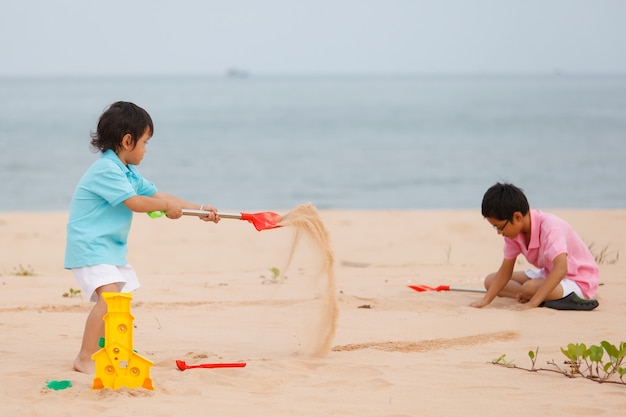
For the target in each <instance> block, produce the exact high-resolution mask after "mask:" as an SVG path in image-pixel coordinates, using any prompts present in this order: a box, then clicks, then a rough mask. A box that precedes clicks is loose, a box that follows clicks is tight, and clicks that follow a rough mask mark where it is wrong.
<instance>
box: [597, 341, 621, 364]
mask: <svg viewBox="0 0 626 417" xmlns="http://www.w3.org/2000/svg"><path fill="white" fill-rule="evenodd" d="M600 344H601V345H602V347H604V350H606V353H608V355H609V356H610V357H611V361H615V360H616V359H618V356H619V353H618V351H617V348H616V347H615V345H612V344H611V343H609V342H607V341H606V340H603V341H602V342H601V343H600Z"/></svg>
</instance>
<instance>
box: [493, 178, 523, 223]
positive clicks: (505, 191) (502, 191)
mask: <svg viewBox="0 0 626 417" xmlns="http://www.w3.org/2000/svg"><path fill="white" fill-rule="evenodd" d="M528 210H530V206H529V204H528V200H527V199H526V195H524V191H523V190H522V189H521V188H518V187H516V186H514V185H513V184H501V183H497V184H495V185H492V186H491V187H490V188H489V189H488V190H487V192H485V195H484V196H483V203H482V214H483V217H485V218H487V217H490V218H492V219H497V220H513V214H514V213H515V212H516V211H519V212H520V213H522V215H523V216H525V215H526V213H528Z"/></svg>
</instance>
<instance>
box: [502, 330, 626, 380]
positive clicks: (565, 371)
mask: <svg viewBox="0 0 626 417" xmlns="http://www.w3.org/2000/svg"><path fill="white" fill-rule="evenodd" d="M561 352H562V353H563V355H565V357H566V358H567V360H566V361H565V364H567V365H568V367H567V368H565V367H564V368H561V367H560V366H559V365H557V363H556V362H555V361H554V360H550V361H548V362H547V364H548V365H551V366H553V367H554V368H555V369H552V368H537V366H536V365H537V357H538V354H539V348H537V349H536V350H535V351H532V350H531V351H529V352H528V357H529V358H530V361H531V368H530V369H528V368H523V367H519V366H517V365H515V364H513V362H511V361H507V360H505V357H506V355H501V356H500V357H498V358H496V359H494V360H492V361H491V363H492V364H494V365H500V366H504V367H507V368H516V369H522V370H525V371H530V372H538V371H549V372H557V373H560V374H562V375H565V376H566V377H568V378H577V377H583V378H586V379H588V380H590V381H594V382H598V383H613V384H621V385H626V379H625V378H624V376H625V375H626V366H624V365H626V363H625V359H624V358H625V357H626V342H621V343H620V344H619V346H616V345H613V344H611V343H609V342H607V341H606V340H604V341H602V342H601V343H600V345H592V346H589V347H587V346H586V345H585V344H584V343H570V344H569V345H567V349H564V348H561Z"/></svg>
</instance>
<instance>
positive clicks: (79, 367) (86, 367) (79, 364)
mask: <svg viewBox="0 0 626 417" xmlns="http://www.w3.org/2000/svg"><path fill="white" fill-rule="evenodd" d="M74 370H75V371H76V372H81V373H83V374H88V375H92V374H95V373H96V365H95V364H94V362H93V361H92V360H91V359H90V360H88V361H86V362H85V361H81V360H80V359H79V358H76V359H75V360H74Z"/></svg>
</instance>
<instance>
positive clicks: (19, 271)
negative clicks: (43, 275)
mask: <svg viewBox="0 0 626 417" xmlns="http://www.w3.org/2000/svg"><path fill="white" fill-rule="evenodd" d="M13 275H17V276H20V277H31V276H33V275H35V271H34V270H33V267H32V266H30V265H27V266H24V265H22V264H19V265H18V266H16V267H14V268H13Z"/></svg>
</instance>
